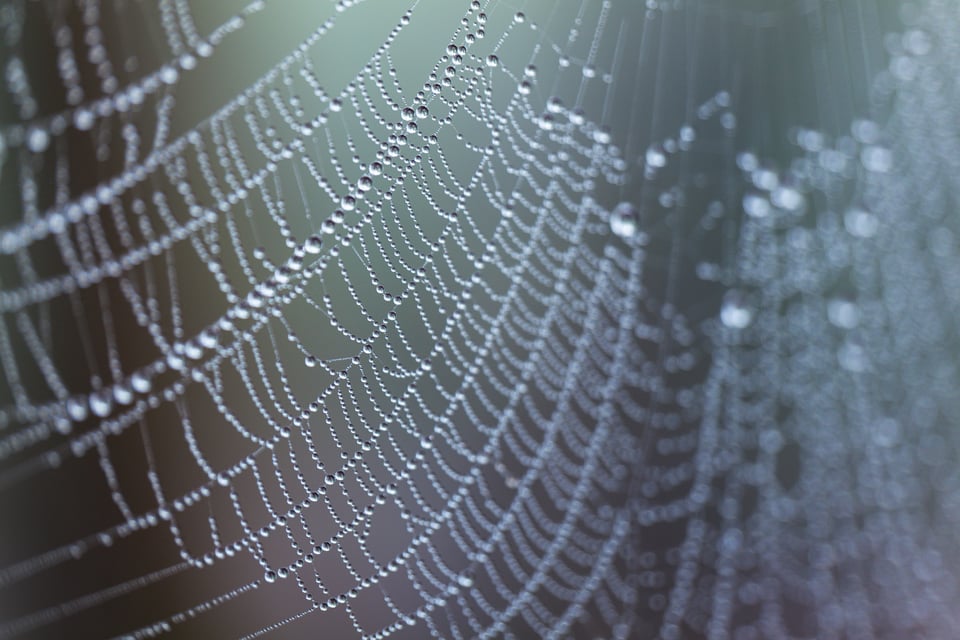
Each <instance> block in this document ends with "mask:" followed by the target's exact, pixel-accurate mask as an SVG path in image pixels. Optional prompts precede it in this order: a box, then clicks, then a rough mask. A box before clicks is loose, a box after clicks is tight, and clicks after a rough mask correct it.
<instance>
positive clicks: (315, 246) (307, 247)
mask: <svg viewBox="0 0 960 640" xmlns="http://www.w3.org/2000/svg"><path fill="white" fill-rule="evenodd" d="M322 246H323V238H321V237H320V236H318V235H312V236H310V237H309V238H307V241H306V242H305V243H303V250H304V251H306V252H307V253H309V254H313V255H316V254H318V253H320V248H321V247H322Z"/></svg>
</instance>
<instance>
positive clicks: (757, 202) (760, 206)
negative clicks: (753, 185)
mask: <svg viewBox="0 0 960 640" xmlns="http://www.w3.org/2000/svg"><path fill="white" fill-rule="evenodd" d="M743 210H744V211H746V212H747V215H749V216H750V217H752V218H765V217H767V215H769V214H770V201H769V200H767V199H766V198H764V197H761V196H758V195H757V194H755V193H750V194H747V195H745V196H744V197H743Z"/></svg>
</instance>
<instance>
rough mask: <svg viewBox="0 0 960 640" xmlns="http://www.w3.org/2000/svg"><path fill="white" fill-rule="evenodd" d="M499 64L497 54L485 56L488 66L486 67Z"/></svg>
mask: <svg viewBox="0 0 960 640" xmlns="http://www.w3.org/2000/svg"><path fill="white" fill-rule="evenodd" d="M499 65H500V58H498V57H497V56H495V55H493V54H492V53H491V54H490V55H488V56H487V66H488V67H496V66H499Z"/></svg>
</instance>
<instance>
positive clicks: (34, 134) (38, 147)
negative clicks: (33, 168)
mask: <svg viewBox="0 0 960 640" xmlns="http://www.w3.org/2000/svg"><path fill="white" fill-rule="evenodd" d="M49 145H50V134H49V133H47V131H46V130H45V129H41V128H39V127H33V128H31V129H30V131H28V132H27V148H28V149H30V151H33V152H34V153H41V152H43V151H46V150H47V147H48V146H49Z"/></svg>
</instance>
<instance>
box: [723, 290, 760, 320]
mask: <svg viewBox="0 0 960 640" xmlns="http://www.w3.org/2000/svg"><path fill="white" fill-rule="evenodd" d="M720 322H722V323H723V324H724V326H727V327H730V328H731V329H746V328H747V327H749V326H750V323H751V322H753V309H751V308H750V306H749V305H748V304H747V297H746V296H745V295H744V294H743V293H742V292H740V291H736V290H731V291H728V292H727V293H726V295H725V296H724V297H723V305H722V306H721V308H720Z"/></svg>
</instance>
